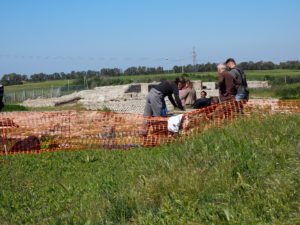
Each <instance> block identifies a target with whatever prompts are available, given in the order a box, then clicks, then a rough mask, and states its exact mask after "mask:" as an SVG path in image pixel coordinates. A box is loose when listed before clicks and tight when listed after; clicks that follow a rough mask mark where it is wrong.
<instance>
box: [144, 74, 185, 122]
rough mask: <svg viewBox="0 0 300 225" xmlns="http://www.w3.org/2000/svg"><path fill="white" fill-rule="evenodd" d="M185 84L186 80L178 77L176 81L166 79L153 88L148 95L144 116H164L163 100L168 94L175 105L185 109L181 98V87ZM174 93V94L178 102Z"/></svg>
mask: <svg viewBox="0 0 300 225" xmlns="http://www.w3.org/2000/svg"><path fill="white" fill-rule="evenodd" d="M183 84H184V80H181V79H179V78H176V80H175V81H170V80H166V81H163V82H161V83H160V84H158V85H157V86H155V87H153V88H151V90H150V92H149V93H148V96H147V100H146V104H145V109H144V116H162V109H163V101H164V98H165V97H166V96H168V98H169V100H170V102H171V103H172V105H173V106H174V107H178V108H179V109H181V110H184V108H183V106H182V104H181V101H180V99H179V89H181V88H182V87H183ZM172 95H174V97H175V101H176V102H175V101H174V99H173V96H172Z"/></svg>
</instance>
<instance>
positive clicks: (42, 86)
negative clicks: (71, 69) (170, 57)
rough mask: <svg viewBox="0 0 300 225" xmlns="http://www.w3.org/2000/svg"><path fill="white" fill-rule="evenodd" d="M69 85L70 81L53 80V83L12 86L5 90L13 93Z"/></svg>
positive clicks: (29, 83)
mask: <svg viewBox="0 0 300 225" xmlns="http://www.w3.org/2000/svg"><path fill="white" fill-rule="evenodd" d="M69 82H70V85H72V84H73V82H74V81H73V80H70V81H69ZM65 85H68V80H51V81H44V82H27V83H25V84H22V85H11V86H5V90H7V91H13V90H20V89H28V88H51V87H52V86H53V87H57V86H65Z"/></svg>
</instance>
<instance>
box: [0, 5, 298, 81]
mask: <svg viewBox="0 0 300 225" xmlns="http://www.w3.org/2000/svg"><path fill="white" fill-rule="evenodd" d="M299 9H300V1H299V0H251V1H250V0H239V1H238V0H209V1H208V0H205V1H204V0H26V1H25V0H23V1H22V0H0V76H2V75H3V74H7V73H19V74H25V75H31V74H34V73H41V72H43V73H54V72H70V71H73V70H74V71H83V70H85V71H86V70H100V69H101V68H115V67H117V68H122V69H126V68H127V67H130V66H154V67H157V66H163V67H164V68H166V69H168V68H171V67H173V66H174V65H187V64H192V63H193V58H192V52H193V48H194V49H195V51H196V54H197V58H196V62H197V63H206V62H223V61H224V60H226V59H227V58H228V57H233V58H235V59H236V61H237V62H241V61H260V60H263V61H273V62H275V63H276V62H280V61H287V60H299V59H300V29H299V27H300V13H299Z"/></svg>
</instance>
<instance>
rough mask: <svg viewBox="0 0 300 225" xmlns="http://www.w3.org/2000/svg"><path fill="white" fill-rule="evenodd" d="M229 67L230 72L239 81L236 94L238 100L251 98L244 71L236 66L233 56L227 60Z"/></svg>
mask: <svg viewBox="0 0 300 225" xmlns="http://www.w3.org/2000/svg"><path fill="white" fill-rule="evenodd" d="M225 64H226V66H227V67H228V68H229V73H230V74H231V75H232V76H233V77H234V78H235V79H236V80H237V81H238V83H239V87H238V89H237V93H236V95H235V100H236V101H241V100H244V99H248V98H249V91H248V84H247V79H246V75H245V73H244V71H243V70H242V69H240V68H238V67H237V66H236V62H235V60H234V59H233V58H229V59H227V60H226V62H225Z"/></svg>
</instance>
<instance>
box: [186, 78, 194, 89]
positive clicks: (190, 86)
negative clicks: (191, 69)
mask: <svg viewBox="0 0 300 225" xmlns="http://www.w3.org/2000/svg"><path fill="white" fill-rule="evenodd" d="M185 87H186V88H192V87H193V83H192V82H191V81H190V80H187V81H186V82H185Z"/></svg>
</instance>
